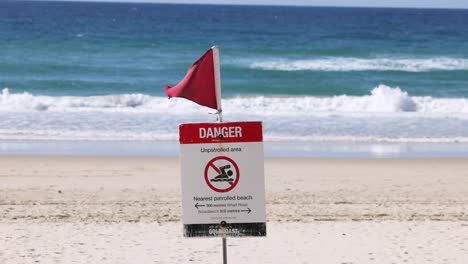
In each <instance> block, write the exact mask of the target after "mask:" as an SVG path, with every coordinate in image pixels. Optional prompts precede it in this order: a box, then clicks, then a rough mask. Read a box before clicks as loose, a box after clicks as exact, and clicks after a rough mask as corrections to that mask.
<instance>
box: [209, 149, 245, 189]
mask: <svg viewBox="0 0 468 264" xmlns="http://www.w3.org/2000/svg"><path fill="white" fill-rule="evenodd" d="M205 182H206V184H207V185H208V187H210V188H211V189H212V190H213V191H216V192H229V191H230V190H232V189H234V187H236V185H237V183H238V182H239V167H238V166H237V164H236V162H234V160H232V159H231V158H229V157H226V156H219V157H215V158H213V159H211V160H210V161H209V162H208V163H207V164H206V166H205Z"/></svg>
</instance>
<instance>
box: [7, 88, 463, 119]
mask: <svg viewBox="0 0 468 264" xmlns="http://www.w3.org/2000/svg"><path fill="white" fill-rule="evenodd" d="M223 105H224V112H226V113H231V114H257V115H264V116H272V115H273V116H274V115H310V114H314V113H323V112H326V113H399V112H414V113H424V114H431V113H434V114H453V113H468V99H467V98H433V97H431V96H410V95H409V94H408V93H407V92H406V91H404V90H401V89H400V88H399V87H389V86H386V85H383V84H381V85H379V86H377V87H375V88H374V89H373V90H372V91H371V92H370V94H369V95H364V96H347V95H338V96H332V97H316V96H301V97H279V96H274V97H269V96H253V97H234V98H228V99H223ZM0 111H9V112H11V111H52V112H63V111H65V112H90V111H91V112H129V113H134V112H136V113H138V112H140V113H168V114H187V113H190V112H193V113H197V112H202V113H206V112H207V111H209V110H207V108H204V107H200V106H198V105H196V104H194V103H192V102H189V101H187V100H184V99H179V98H174V99H171V100H168V99H167V98H165V97H159V96H149V95H144V94H121V95H106V96H88V97H84V96H57V97H56V96H35V95H32V94H30V93H14V94H11V93H10V92H9V90H8V89H7V88H5V89H3V91H2V94H1V95H0Z"/></svg>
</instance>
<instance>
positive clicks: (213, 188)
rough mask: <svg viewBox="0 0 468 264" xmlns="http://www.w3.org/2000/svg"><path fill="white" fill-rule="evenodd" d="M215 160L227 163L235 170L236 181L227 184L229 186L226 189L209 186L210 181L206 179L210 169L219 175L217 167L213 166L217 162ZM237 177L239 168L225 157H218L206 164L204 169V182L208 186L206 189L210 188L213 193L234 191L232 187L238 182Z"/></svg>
mask: <svg viewBox="0 0 468 264" xmlns="http://www.w3.org/2000/svg"><path fill="white" fill-rule="evenodd" d="M217 160H226V161H228V162H229V163H231V164H232V165H233V166H234V169H235V170H236V176H237V177H236V179H235V180H234V182H232V183H231V182H228V184H229V186H228V188H226V189H220V188H216V187H215V186H213V184H211V182H210V180H209V179H208V172H209V170H210V169H212V170H215V171H216V172H217V173H220V171H219V169H218V167H216V166H215V165H214V162H215V161H217ZM239 176H240V174H239V167H238V166H237V164H236V163H235V162H234V160H232V159H231V158H228V157H226V156H219V157H215V158H213V159H211V160H210V161H209V162H208V163H207V164H206V167H205V181H206V184H208V187H210V189H212V190H213V191H215V192H229V191H230V190H232V189H234V187H236V185H237V183H238V182H239Z"/></svg>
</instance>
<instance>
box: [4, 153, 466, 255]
mask: <svg viewBox="0 0 468 264" xmlns="http://www.w3.org/2000/svg"><path fill="white" fill-rule="evenodd" d="M265 174H266V175H265V179H266V196H267V205H266V206H267V218H268V225H267V229H268V236H267V237H266V238H239V239H231V240H230V241H229V256H230V259H231V260H234V261H237V262H242V263H313V262H316V261H319V262H318V263H460V264H462V263H465V262H464V261H466V259H468V251H467V250H468V161H467V160H466V159H448V158H447V159H311V158H268V159H266V160H265ZM0 189H1V192H0V234H2V236H1V237H0V249H1V250H0V262H1V263H34V262H36V263H183V262H189V261H191V262H193V263H219V261H220V254H221V253H220V250H221V248H220V241H218V240H219V239H185V238H183V237H182V224H181V222H180V218H181V215H180V214H181V204H180V176H179V161H178V159H177V158H170V157H161V158H158V157H93V156H2V157H1V158H0Z"/></svg>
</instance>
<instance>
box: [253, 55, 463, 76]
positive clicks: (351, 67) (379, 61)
mask: <svg viewBox="0 0 468 264" xmlns="http://www.w3.org/2000/svg"><path fill="white" fill-rule="evenodd" d="M249 67H250V68H252V69H261V70H272V71H339V72H346V71H402V72H429V71H453V70H468V59H464V58H450V57H435V58H401V59H400V58H375V59H363V58H346V57H338V58H336V57H333V58H318V59H305V60H291V59H272V60H265V61H258V62H253V63H250V64H249Z"/></svg>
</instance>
